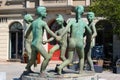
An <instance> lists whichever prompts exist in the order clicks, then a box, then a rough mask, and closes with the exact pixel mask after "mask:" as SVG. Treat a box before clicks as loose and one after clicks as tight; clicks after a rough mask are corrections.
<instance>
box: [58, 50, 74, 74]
mask: <svg viewBox="0 0 120 80" xmlns="http://www.w3.org/2000/svg"><path fill="white" fill-rule="evenodd" d="M73 52H74V51H69V52H68V59H66V60H65V61H64V62H63V63H62V64H60V66H58V67H57V68H58V74H62V73H61V71H62V69H63V68H64V67H66V66H67V65H68V64H70V63H71V62H72V58H73Z"/></svg>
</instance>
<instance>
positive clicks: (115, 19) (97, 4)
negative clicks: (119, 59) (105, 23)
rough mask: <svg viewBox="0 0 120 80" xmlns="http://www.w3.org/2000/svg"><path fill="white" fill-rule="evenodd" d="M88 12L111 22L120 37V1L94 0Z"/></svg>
mask: <svg viewBox="0 0 120 80" xmlns="http://www.w3.org/2000/svg"><path fill="white" fill-rule="evenodd" d="M88 10H89V11H93V12H94V13H95V14H96V16H99V17H104V18H106V19H107V20H109V21H110V22H111V24H112V25H113V27H114V28H113V31H114V33H115V34H118V36H119V37H120V0H93V1H92V4H91V6H90V7H89V8H88Z"/></svg>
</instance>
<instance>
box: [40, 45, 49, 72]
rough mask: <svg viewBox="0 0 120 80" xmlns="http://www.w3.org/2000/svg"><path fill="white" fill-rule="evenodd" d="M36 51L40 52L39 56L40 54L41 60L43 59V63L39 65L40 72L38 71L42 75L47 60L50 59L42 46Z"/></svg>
mask: <svg viewBox="0 0 120 80" xmlns="http://www.w3.org/2000/svg"><path fill="white" fill-rule="evenodd" d="M38 51H39V52H40V54H41V55H42V56H43V58H44V60H43V62H42V64H41V70H40V72H41V73H42V72H44V71H45V69H46V67H47V65H48V62H49V60H50V57H49V56H48V53H47V51H46V50H45V48H44V47H43V46H42V44H41V45H40V46H39V48H38Z"/></svg>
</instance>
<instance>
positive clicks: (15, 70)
mask: <svg viewBox="0 0 120 80" xmlns="http://www.w3.org/2000/svg"><path fill="white" fill-rule="evenodd" d="M58 63H59V64H60V63H61V62H60V61H50V63H49V65H48V67H47V70H49V69H54V68H55V66H56V64H58ZM25 66H26V64H25V63H20V62H0V72H5V73H6V80H18V78H19V77H20V76H21V74H22V73H23V71H25ZM32 69H33V70H34V71H35V72H39V70H40V64H38V65H37V67H36V68H34V67H32ZM96 74H97V75H98V77H99V80H120V74H114V73H112V72H111V71H103V72H102V73H96ZM0 77H1V76H0ZM0 80H1V79H0Z"/></svg>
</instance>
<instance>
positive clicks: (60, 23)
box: [56, 14, 64, 25]
mask: <svg viewBox="0 0 120 80" xmlns="http://www.w3.org/2000/svg"><path fill="white" fill-rule="evenodd" d="M56 22H57V23H58V24H59V25H62V24H63V23H64V19H63V16H62V15H60V14H58V15H57V18H56Z"/></svg>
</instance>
